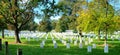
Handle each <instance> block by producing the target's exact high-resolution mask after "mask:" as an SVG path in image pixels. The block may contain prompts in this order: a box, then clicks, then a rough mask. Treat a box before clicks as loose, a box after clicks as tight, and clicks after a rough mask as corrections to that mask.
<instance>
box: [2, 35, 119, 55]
mask: <svg viewBox="0 0 120 55" xmlns="http://www.w3.org/2000/svg"><path fill="white" fill-rule="evenodd" d="M45 36H46V35H44V37H45ZM54 37H55V36H54ZM44 39H45V38H41V39H39V40H38V41H36V40H34V39H31V40H30V41H28V40H26V39H25V38H23V37H22V38H21V41H22V43H21V44H16V43H15V40H14V37H6V38H5V39H2V51H0V55H5V49H4V48H5V45H4V42H5V41H8V44H9V45H8V48H9V55H16V54H17V49H18V48H20V49H22V52H23V55H120V41H118V40H117V39H115V40H114V41H112V40H111V39H108V42H107V43H108V45H109V53H104V45H103V43H104V39H101V41H98V40H97V39H94V42H92V43H91V44H89V45H91V46H92V44H93V43H95V44H96V48H95V49H92V52H87V46H88V45H85V44H84V43H83V48H79V46H78V45H79V44H77V45H76V46H75V45H74V43H70V48H66V46H65V45H64V44H63V43H61V42H60V40H58V39H57V38H54V39H55V40H56V42H57V46H58V47H57V48H54V45H53V42H52V38H51V36H50V34H48V38H47V40H46V42H45V46H44V48H41V47H40V43H41V42H42V40H44Z"/></svg>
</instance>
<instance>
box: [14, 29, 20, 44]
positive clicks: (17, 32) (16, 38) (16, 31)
mask: <svg viewBox="0 0 120 55" xmlns="http://www.w3.org/2000/svg"><path fill="white" fill-rule="evenodd" d="M15 41H16V43H21V41H20V38H19V29H18V28H16V29H15Z"/></svg>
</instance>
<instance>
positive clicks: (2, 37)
mask: <svg viewBox="0 0 120 55" xmlns="http://www.w3.org/2000/svg"><path fill="white" fill-rule="evenodd" d="M4 38H5V37H4V29H2V39H4Z"/></svg>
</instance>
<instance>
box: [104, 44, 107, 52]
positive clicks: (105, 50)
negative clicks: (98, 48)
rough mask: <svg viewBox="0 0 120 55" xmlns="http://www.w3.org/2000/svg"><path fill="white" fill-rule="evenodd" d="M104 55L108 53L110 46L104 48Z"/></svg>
mask: <svg viewBox="0 0 120 55" xmlns="http://www.w3.org/2000/svg"><path fill="white" fill-rule="evenodd" d="M104 53H108V44H106V45H105V47H104Z"/></svg>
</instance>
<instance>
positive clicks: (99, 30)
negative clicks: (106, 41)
mask: <svg viewBox="0 0 120 55" xmlns="http://www.w3.org/2000/svg"><path fill="white" fill-rule="evenodd" d="M98 40H99V41H100V30H98Z"/></svg>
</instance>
